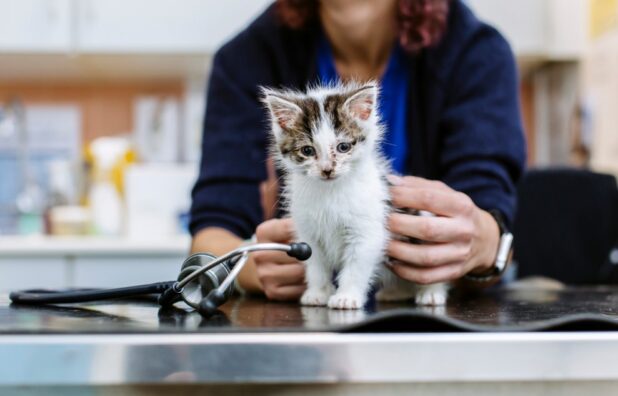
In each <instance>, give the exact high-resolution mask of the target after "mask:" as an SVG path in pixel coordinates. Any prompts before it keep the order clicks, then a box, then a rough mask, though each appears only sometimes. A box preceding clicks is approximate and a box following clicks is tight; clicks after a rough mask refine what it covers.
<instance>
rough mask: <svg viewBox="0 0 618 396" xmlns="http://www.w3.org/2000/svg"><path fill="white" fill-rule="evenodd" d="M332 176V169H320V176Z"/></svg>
mask: <svg viewBox="0 0 618 396" xmlns="http://www.w3.org/2000/svg"><path fill="white" fill-rule="evenodd" d="M332 174H333V169H332V168H328V169H322V176H324V177H326V178H328V177H330V175H332Z"/></svg>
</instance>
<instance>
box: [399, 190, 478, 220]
mask: <svg viewBox="0 0 618 396" xmlns="http://www.w3.org/2000/svg"><path fill="white" fill-rule="evenodd" d="M390 193H391V202H392V203H393V205H394V206H395V207H397V208H411V209H417V210H426V211H428V212H431V213H434V214H436V215H442V216H447V217H455V216H459V215H469V214H470V213H471V212H472V211H473V210H474V208H475V206H474V203H473V202H472V200H471V199H470V197H468V196H467V195H465V194H464V193H460V192H456V191H447V190H442V189H436V188H412V187H408V186H395V187H391V189H390Z"/></svg>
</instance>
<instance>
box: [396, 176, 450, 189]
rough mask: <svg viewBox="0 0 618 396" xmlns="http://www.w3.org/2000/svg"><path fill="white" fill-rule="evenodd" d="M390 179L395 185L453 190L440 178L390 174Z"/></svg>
mask: <svg viewBox="0 0 618 396" xmlns="http://www.w3.org/2000/svg"><path fill="white" fill-rule="evenodd" d="M387 179H388V181H389V182H390V183H391V185H393V186H405V187H413V188H436V189H439V190H442V191H453V189H451V188H450V187H449V186H447V185H446V184H444V183H443V182H441V181H439V180H429V179H425V178H422V177H416V176H397V175H388V176H387Z"/></svg>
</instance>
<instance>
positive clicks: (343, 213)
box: [263, 82, 446, 309]
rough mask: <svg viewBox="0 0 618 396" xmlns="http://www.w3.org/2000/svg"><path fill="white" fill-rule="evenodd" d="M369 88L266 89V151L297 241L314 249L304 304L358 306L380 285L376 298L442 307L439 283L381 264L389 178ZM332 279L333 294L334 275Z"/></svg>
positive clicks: (375, 92) (442, 290)
mask: <svg viewBox="0 0 618 396" xmlns="http://www.w3.org/2000/svg"><path fill="white" fill-rule="evenodd" d="M377 99H378V88H377V84H376V83H374V82H369V83H367V84H364V85H360V84H356V83H350V84H340V85H336V86H329V87H315V88H310V89H308V90H307V92H306V93H301V92H296V91H281V90H272V89H264V90H263V102H264V103H265V104H266V105H267V107H268V109H269V110H270V116H271V121H272V134H273V145H272V151H273V155H274V157H275V159H276V160H277V163H278V166H279V167H281V168H282V169H283V170H284V171H285V175H286V176H285V178H286V189H285V198H286V202H287V204H288V205H289V206H288V210H289V212H290V215H291V216H292V219H293V221H294V224H295V226H296V229H297V232H298V238H299V240H302V241H305V242H307V243H309V245H311V247H312V249H313V255H312V257H311V258H310V259H309V260H308V261H307V263H306V281H307V290H306V292H305V293H304V294H303V296H302V298H301V303H302V304H303V305H328V306H329V307H331V308H340V309H356V308H362V307H363V305H364V304H365V302H366V299H367V294H368V292H369V290H370V288H371V286H372V284H373V283H374V282H375V281H376V280H378V281H379V282H380V284H381V286H382V290H381V291H380V292H379V293H378V295H377V298H378V299H380V300H389V301H392V300H405V299H409V298H412V297H416V302H417V303H419V304H436V305H439V304H443V303H444V302H445V300H446V287H445V286H444V285H443V284H438V285H431V286H417V285H414V284H413V283H411V282H407V281H404V280H402V279H399V278H398V277H396V276H395V275H393V274H392V273H391V272H390V271H389V270H387V269H386V268H385V267H384V265H383V264H382V263H383V262H384V260H385V249H386V245H387V243H388V241H389V239H390V233H389V231H388V229H387V225H386V223H387V216H388V214H389V213H390V211H391V208H390V205H389V193H388V184H387V182H386V179H385V176H386V175H387V174H388V172H389V166H388V163H387V161H385V160H384V158H383V157H382V155H381V153H380V151H379V142H380V139H381V137H382V134H383V130H382V126H381V124H380V122H379V118H378V115H377ZM334 272H337V273H338V277H337V283H338V287H337V289H336V290H335V288H334V286H333V283H332V274H333V273H334Z"/></svg>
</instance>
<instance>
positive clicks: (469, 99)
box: [190, 0, 525, 238]
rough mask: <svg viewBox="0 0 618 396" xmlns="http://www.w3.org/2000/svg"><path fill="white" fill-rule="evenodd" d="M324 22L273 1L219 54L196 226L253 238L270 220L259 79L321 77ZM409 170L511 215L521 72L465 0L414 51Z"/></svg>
mask: <svg viewBox="0 0 618 396" xmlns="http://www.w3.org/2000/svg"><path fill="white" fill-rule="evenodd" d="M319 29H320V27H319V25H317V23H316V25H314V26H310V27H308V28H305V29H303V30H300V31H299V30H291V29H288V28H286V27H284V26H282V25H281V24H280V23H278V21H277V19H276V16H275V15H274V8H273V7H270V8H269V9H267V10H266V11H265V12H264V13H263V14H262V15H261V16H260V17H259V18H257V19H256V20H255V21H254V22H253V23H252V24H251V25H250V26H249V27H247V28H246V29H245V30H244V31H242V32H241V33H240V34H238V36H236V37H235V38H234V39H232V40H231V41H230V42H228V43H227V44H225V45H224V46H223V47H222V48H221V49H220V50H219V51H218V52H217V53H216V55H215V58H214V63H213V66H212V72H211V75H210V82H209V85H208V96H207V107H206V115H205V118H204V135H203V143H202V150H203V152H202V153H203V155H202V161H201V169H200V175H199V178H198V180H197V182H196V184H195V187H194V189H193V205H192V207H191V223H190V229H191V232H192V233H193V234H195V233H196V232H197V231H199V230H201V229H203V228H205V227H210V226H214V227H222V228H225V229H227V230H229V231H231V232H233V233H234V234H236V235H238V236H240V237H243V238H246V237H249V236H250V235H251V234H252V233H253V232H254V230H255V227H256V226H257V225H258V224H259V223H260V222H262V221H263V213H262V208H261V203H260V202H261V201H260V192H259V184H260V183H261V182H262V181H264V180H265V179H266V177H267V175H266V166H265V163H266V157H267V144H268V123H267V118H266V113H265V111H264V108H263V106H262V105H261V104H260V102H259V91H258V86H273V87H290V88H299V89H302V88H304V87H305V86H306V85H307V83H310V82H316V81H317V79H318V75H317V61H316V54H317V46H316V45H317V43H318V39H319ZM410 64H411V69H410V73H411V78H410V87H409V90H410V91H409V113H408V143H409V145H410V147H409V151H408V153H409V154H408V161H407V164H406V170H407V172H406V173H408V174H412V175H416V176H422V177H426V178H430V179H439V180H442V181H444V182H445V183H446V184H448V185H449V186H451V187H452V188H454V189H456V190H459V191H462V192H464V193H466V194H468V195H469V196H470V197H471V198H472V199H473V201H474V202H475V203H476V205H477V206H479V207H480V208H483V209H486V210H490V209H496V210H499V211H500V212H501V213H502V214H503V215H504V217H505V219H506V221H507V223H511V222H512V219H513V216H514V212H515V204H516V195H515V183H516V182H517V180H518V179H519V177H520V175H521V173H522V170H523V167H524V163H525V141H524V136H523V132H522V125H521V117H520V111H519V95H518V91H519V88H518V81H517V72H516V67H515V62H514V58H513V54H512V52H511V49H510V47H509V45H508V43H507V42H506V41H505V40H504V39H503V38H502V36H501V35H500V34H499V33H498V32H497V31H496V30H495V29H493V28H492V27H489V26H488V25H486V24H484V23H482V22H480V21H479V20H478V19H476V17H475V16H474V15H473V14H472V12H471V11H470V10H469V9H468V8H467V7H466V6H465V5H464V4H463V3H462V2H461V1H460V0H454V1H452V2H451V10H450V13H449V19H448V28H447V32H446V34H445V36H444V37H443V38H442V40H441V41H440V43H439V44H438V45H437V46H435V47H433V48H429V49H425V50H423V51H421V52H419V53H418V54H415V55H410Z"/></svg>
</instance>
